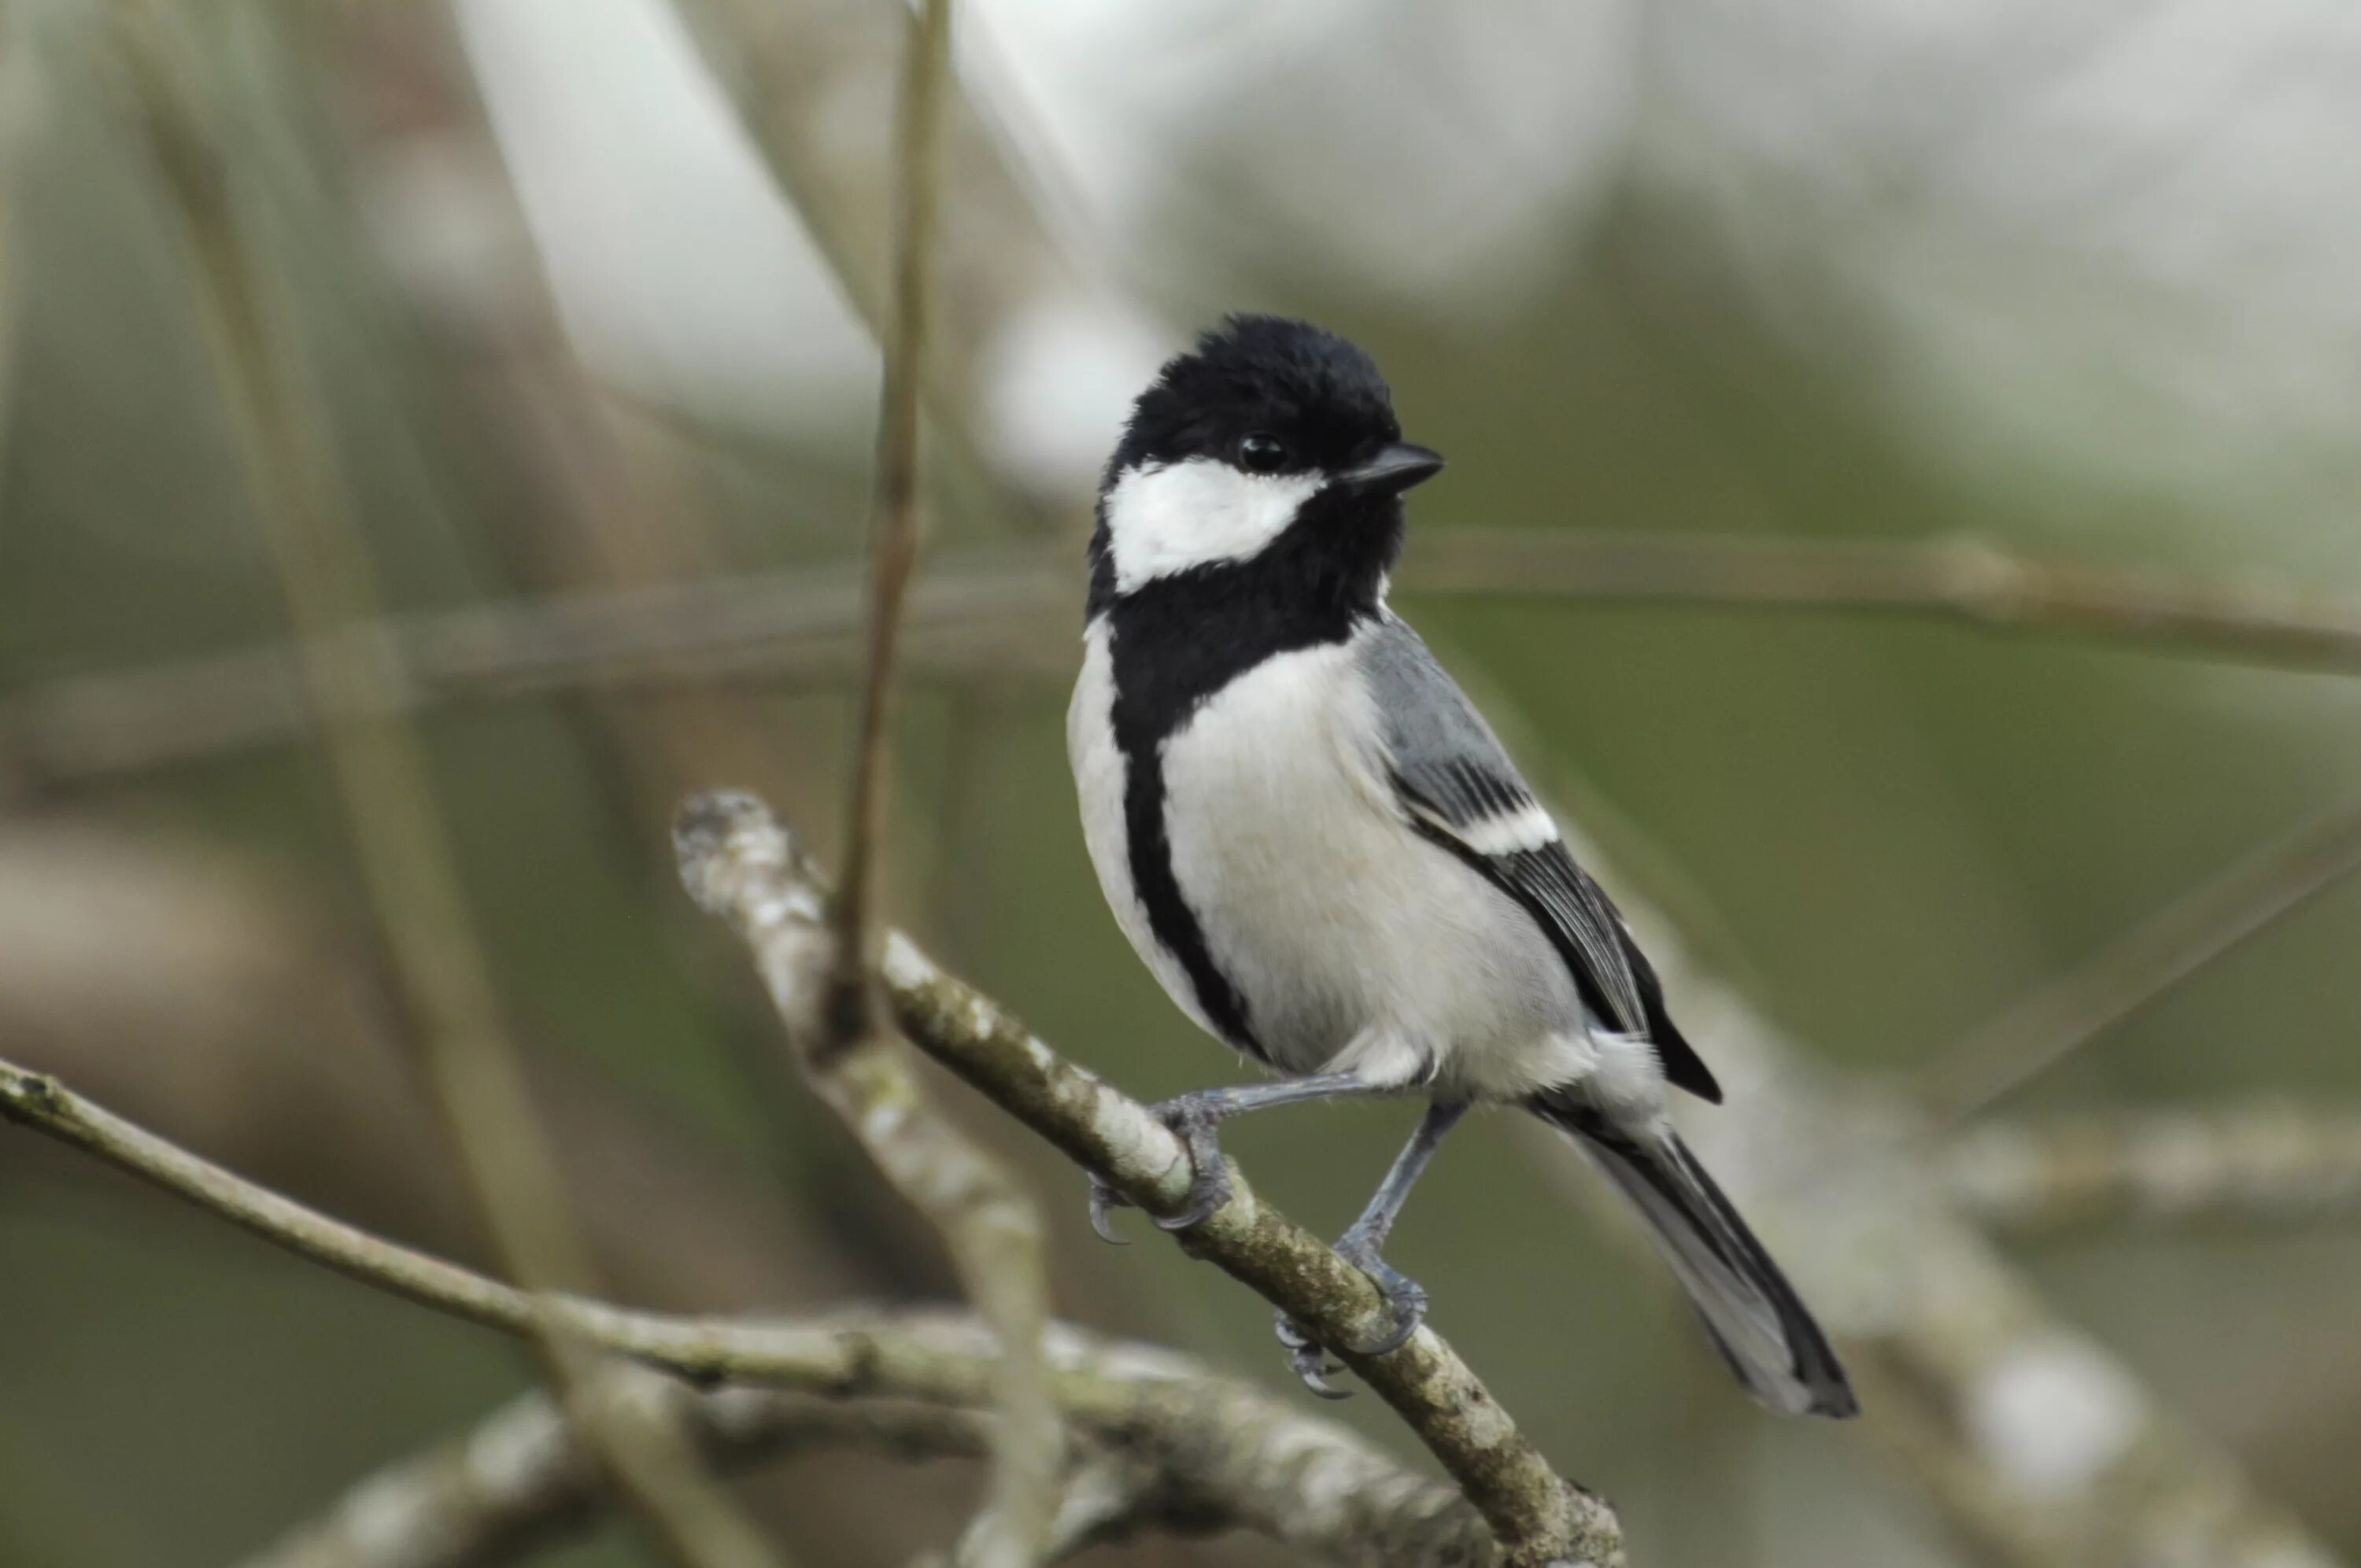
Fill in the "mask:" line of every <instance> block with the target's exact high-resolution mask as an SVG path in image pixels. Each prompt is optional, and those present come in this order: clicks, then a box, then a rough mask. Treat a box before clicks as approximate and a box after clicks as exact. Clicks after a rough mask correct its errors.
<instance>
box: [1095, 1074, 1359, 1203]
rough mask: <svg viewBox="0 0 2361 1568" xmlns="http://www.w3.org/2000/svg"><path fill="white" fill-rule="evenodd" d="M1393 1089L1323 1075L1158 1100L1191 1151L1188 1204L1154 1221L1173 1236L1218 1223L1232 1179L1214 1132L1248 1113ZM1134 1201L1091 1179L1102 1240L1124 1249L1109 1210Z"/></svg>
mask: <svg viewBox="0 0 2361 1568" xmlns="http://www.w3.org/2000/svg"><path fill="white" fill-rule="evenodd" d="M1391 1091H1392V1090H1391V1086H1390V1085H1381V1084H1373V1083H1370V1082H1369V1081H1368V1080H1367V1079H1364V1078H1362V1077H1361V1076H1360V1075H1359V1074H1357V1073H1350V1072H1320V1073H1314V1074H1312V1076H1311V1077H1309V1078H1290V1079H1283V1080H1279V1081H1278V1082H1275V1083H1247V1084H1237V1085H1234V1086H1228V1087H1224V1088H1221V1089H1200V1090H1197V1091H1194V1092H1193V1093H1189V1094H1178V1095H1175V1096H1173V1097H1172V1098H1171V1099H1170V1100H1159V1101H1158V1102H1156V1103H1155V1104H1153V1105H1150V1106H1149V1107H1148V1112H1149V1113H1150V1114H1152V1115H1153V1116H1155V1118H1156V1119H1157V1120H1158V1121H1159V1122H1161V1123H1163V1124H1165V1125H1166V1126H1168V1127H1170V1128H1171V1129H1172V1131H1173V1132H1174V1133H1176V1134H1177V1135H1179V1136H1180V1142H1181V1144H1182V1145H1183V1146H1185V1147H1187V1149H1188V1151H1189V1164H1190V1168H1191V1173H1190V1177H1189V1201H1188V1204H1187V1205H1186V1206H1185V1207H1184V1208H1182V1209H1181V1211H1180V1212H1179V1213H1177V1214H1173V1215H1170V1216H1167V1215H1163V1214H1159V1215H1156V1216H1154V1218H1155V1220H1156V1223H1158V1224H1159V1225H1160V1226H1162V1227H1163V1228H1164V1229H1166V1230H1168V1231H1185V1230H1187V1229H1188V1228H1189V1227H1190V1226H1191V1225H1199V1224H1202V1223H1205V1221H1206V1220H1208V1219H1210V1218H1212V1217H1213V1211H1214V1210H1216V1209H1218V1208H1220V1207H1221V1206H1222V1205H1223V1204H1224V1203H1226V1202H1228V1201H1230V1173H1229V1170H1228V1168H1226V1167H1225V1166H1224V1164H1223V1162H1222V1145H1221V1140H1220V1139H1219V1138H1218V1137H1216V1136H1215V1135H1214V1132H1213V1129H1214V1128H1215V1127H1217V1126H1219V1125H1220V1124H1222V1123H1224V1122H1226V1121H1228V1120H1229V1119H1230V1118H1231V1117H1233V1116H1243V1115H1245V1114H1246V1113H1247V1112H1249V1111H1267V1110H1268V1109H1269V1108H1270V1107H1272V1106H1274V1105H1293V1104H1295V1103H1297V1102H1300V1101H1304V1100H1326V1099H1329V1098H1332V1097H1333V1096H1335V1095H1339V1094H1385V1093H1389V1092H1391ZM1130 1202H1131V1200H1130V1199H1128V1198H1126V1197H1125V1196H1124V1195H1123V1194H1122V1193H1120V1192H1117V1191H1116V1190H1115V1189H1114V1188H1112V1187H1110V1186H1108V1185H1107V1184H1106V1182H1105V1181H1104V1179H1101V1178H1100V1177H1098V1176H1096V1175H1093V1176H1092V1178H1091V1229H1093V1230H1094V1231H1096V1232H1098V1234H1099V1236H1100V1238H1101V1239H1102V1240H1104V1241H1110V1242H1115V1243H1116V1244H1117V1245H1121V1243H1122V1240H1123V1238H1122V1237H1120V1236H1118V1235H1116V1234H1115V1231H1114V1230H1113V1228H1112V1227H1111V1226H1110V1225H1109V1223H1108V1221H1107V1210H1108V1209H1110V1208H1113V1207H1115V1206H1118V1205H1123V1206H1128V1205H1129V1204H1130Z"/></svg>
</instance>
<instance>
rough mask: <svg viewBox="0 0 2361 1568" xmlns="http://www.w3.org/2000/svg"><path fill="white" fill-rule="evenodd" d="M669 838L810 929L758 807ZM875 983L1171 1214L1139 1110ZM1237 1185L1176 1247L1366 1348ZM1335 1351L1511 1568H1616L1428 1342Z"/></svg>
mask: <svg viewBox="0 0 2361 1568" xmlns="http://www.w3.org/2000/svg"><path fill="white" fill-rule="evenodd" d="M675 844H676V846H677V847H678V849H679V850H680V853H681V874H682V879H683V881H684V882H686V883H687V885H689V886H690V887H691V888H706V887H713V886H732V885H734V886H738V887H741V888H743V889H748V890H752V891H751V894H741V897H747V896H751V901H752V902H751V908H752V911H754V912H756V913H760V914H763V915H764V916H766V917H767V920H768V921H769V922H770V923H772V924H773V925H774V926H776V927H792V926H794V925H796V924H803V925H806V926H814V925H817V923H818V912H819V910H820V908H821V907H822V896H823V895H822V891H821V886H820V883H819V881H818V876H817V873H816V872H814V870H813V868H812V867H811V865H810V864H809V862H808V861H806V860H805V859H804V858H803V857H802V856H801V854H800V853H798V852H797V850H796V848H795V846H794V845H793V844H792V843H791V842H790V841H789V839H788V838H787V836H786V834H785V830H784V829H782V828H780V827H779V826H778V824H777V823H775V822H774V821H773V820H772V818H771V816H770V813H769V812H768V811H767V810H766V809H764V807H763V805H762V803H761V802H759V801H757V800H754V799H752V797H750V796H747V795H728V794H724V795H706V796H701V797H698V798H697V799H695V800H692V801H690V802H689V803H688V804H687V805H686V806H684V807H683V808H682V813H681V825H680V827H679V828H678V830H677V831H676V833H675ZM776 940H778V938H774V941H776ZM882 972H883V978H884V986H885V992H886V995H887V998H888V1000H889V1001H890V1002H891V1003H892V1006H893V1010H894V1013H895V1017H896V1019H897V1020H898V1021H899V1022H900V1024H901V1026H902V1029H903V1031H904V1033H905V1034H906V1035H907V1036H909V1038H910V1039H911V1041H912V1042H913V1043H915V1044H916V1045H917V1047H919V1048H920V1049H921V1050H924V1051H925V1052H926V1053H927V1054H928V1055H929V1056H931V1057H933V1058H935V1059H936V1060H937V1061H939V1062H940V1063H942V1065H943V1066H945V1067H947V1068H949V1069H950V1070H951V1071H952V1072H954V1073H956V1074H957V1075H959V1076H960V1077H961V1079H963V1080H966V1081H967V1082H968V1083H970V1084H972V1085H973V1086H974V1087H975V1088H976V1089H977V1090H978V1091H981V1092H982V1093H983V1094H984V1096H985V1097H986V1098H988V1099H990V1100H992V1101H994V1102H996V1103H997V1104H998V1105H1000V1107H1001V1108H1002V1109H1003V1110H1005V1111H1007V1112H1008V1113H1010V1114H1012V1115H1014V1116H1016V1118H1017V1119H1018V1120H1020V1121H1022V1122H1024V1123H1025V1124H1027V1126H1029V1127H1031V1128H1032V1129H1033V1130H1034V1131H1035V1132H1037V1133H1038V1134H1040V1135H1042V1136H1043V1137H1045V1138H1047V1139H1048V1140H1049V1142H1050V1143H1052V1144H1054V1145H1056V1146H1058V1147H1059V1148H1060V1149H1061V1150H1062V1151H1064V1152H1065V1154H1066V1155H1067V1156H1068V1157H1071V1158H1072V1159H1073V1160H1074V1162H1075V1163H1076V1164H1078V1165H1080V1166H1082V1168H1085V1169H1087V1170H1092V1171H1095V1172H1097V1173H1099V1174H1101V1175H1103V1176H1104V1177H1105V1178H1106V1179H1108V1180H1109V1181H1111V1182H1112V1183H1113V1184H1114V1185H1115V1188H1116V1189H1117V1190H1119V1191H1121V1192H1122V1193H1123V1195H1124V1196H1125V1197H1127V1198H1129V1199H1131V1200H1132V1201H1134V1202H1136V1203H1137V1204H1139V1205H1140V1206H1141V1207H1143V1208H1145V1209H1148V1211H1150V1212H1154V1213H1159V1214H1169V1213H1174V1212H1179V1210H1180V1208H1181V1207H1182V1206H1183V1204H1184V1202H1185V1200H1186V1196H1187V1191H1188V1187H1189V1176H1190V1167H1189V1159H1188V1156H1187V1154H1186V1152H1185V1151H1184V1150H1183V1148H1182V1146H1181V1145H1180V1140H1179V1139H1178V1138H1176V1137H1175V1136H1174V1135H1172V1133H1171V1131H1170V1129H1169V1128H1167V1127H1166V1126H1165V1125H1164V1124H1163V1123H1161V1122H1159V1121H1158V1120H1157V1119H1156V1118H1155V1117H1154V1116H1152V1115H1150V1114H1149V1113H1148V1109H1147V1107H1145V1106H1143V1105H1141V1104H1140V1103H1139V1102H1137V1101H1135V1100H1133V1099H1131V1098H1129V1097H1128V1096H1126V1095H1125V1094H1123V1093H1121V1092H1120V1091H1117V1090H1115V1088H1114V1087H1113V1086H1111V1085H1109V1084H1107V1083H1105V1082H1104V1081H1103V1080H1100V1079H1099V1078H1097V1077H1096V1076H1095V1075H1093V1074H1092V1073H1091V1072H1089V1071H1087V1070H1085V1069H1082V1068H1080V1067H1077V1066H1076V1065H1074V1064H1073V1063H1071V1062H1070V1061H1067V1060H1065V1059H1064V1058H1061V1057H1059V1056H1058V1055H1056V1054H1055V1053H1054V1052H1052V1051H1051V1050H1050V1049H1049V1047H1047V1046H1046V1045H1044V1044H1042V1043H1041V1041H1039V1040H1038V1039H1037V1038H1035V1037H1034V1036H1032V1035H1031V1034H1030V1033H1029V1032H1028V1031H1027V1029H1026V1028H1025V1026H1024V1025H1022V1024H1020V1023H1018V1022H1017V1021H1016V1019H1015V1018H1013V1017H1011V1016H1010V1015H1009V1014H1007V1013H1006V1012H1005V1010H1004V1009H1002V1008H1001V1007H1000V1006H999V1004H998V1003H994V1002H993V1001H992V1000H991V999H990V998H989V997H986V996H984V995H983V994H981V993H980V992H976V991H973V990H972V989H971V988H969V987H968V986H966V985H964V984H962V983H961V982H960V981H957V980H954V979H952V978H951V977H950V976H949V975H947V974H945V973H943V972H942V971H941V970H939V969H937V968H936V967H935V966H934V964H933V963H932V962H931V961H930V960H928V959H927V957H926V956H925V955H924V954H923V953H921V952H920V951H919V950H918V949H917V947H916V946H915V945H913V944H912V943H911V942H909V941H908V940H907V939H906V938H903V937H901V936H899V935H898V934H897V935H893V936H889V937H888V938H887V939H886V943H885V949H884V963H883V970H882ZM772 978H773V979H774V983H775V981H776V979H777V978H779V977H777V976H773V977H772ZM781 1000H782V1003H783V1006H786V1007H792V1006H796V1005H798V1004H799V1005H801V1006H803V1007H806V1008H808V1007H809V1006H811V1005H812V1004H813V1003H812V1002H811V1001H809V1000H805V1001H802V1002H800V1003H798V1002H797V1000H796V997H794V996H793V995H790V996H787V997H783V998H782V999H781ZM1232 1179H1233V1180H1234V1181H1235V1184H1236V1185H1235V1192H1234V1194H1233V1196H1232V1197H1231V1200H1230V1201H1229V1202H1228V1203H1227V1204H1225V1205H1224V1207H1223V1208H1222V1209H1220V1210H1219V1211H1218V1212H1215V1213H1214V1215H1213V1218H1212V1219H1210V1220H1208V1221H1206V1222H1205V1223H1203V1224H1202V1225H1199V1226H1196V1227H1194V1228H1193V1229H1191V1230H1190V1231H1188V1232H1186V1233H1184V1234H1181V1235H1180V1245H1182V1246H1183V1247H1184V1248H1186V1249H1187V1250H1188V1251H1189V1252H1190V1253H1191V1255H1194V1256H1197V1257H1200V1258H1202V1259H1204V1260H1205V1261H1207V1262H1209V1263H1213V1264H1214V1265H1216V1266H1219V1267H1220V1268H1221V1269H1222V1270H1223V1271H1224V1272H1225V1273H1227V1274H1229V1275H1231V1276H1232V1277H1235V1278H1236V1279H1238V1280H1239V1281H1241V1282H1242V1283H1244V1284H1246V1286H1248V1287H1249V1288H1252V1289H1253V1290H1255V1291H1256V1292H1257V1294H1258V1295H1260V1296H1262V1297H1263V1298H1264V1299H1266V1300H1268V1301H1269V1302H1271V1303H1272V1304H1273V1305H1275V1306H1278V1307H1279V1308H1281V1309H1283V1310H1285V1311H1287V1312H1288V1313H1289V1314H1290V1316H1292V1317H1293V1318H1295V1320H1296V1321H1298V1322H1301V1323H1302V1324H1303V1325H1305V1326H1306V1327H1307V1328H1308V1329H1310V1330H1311V1332H1312V1334H1313V1335H1314V1336H1315V1337H1316V1338H1317V1339H1318V1340H1319V1341H1320V1342H1321V1343H1323V1344H1329V1345H1352V1344H1365V1343H1371V1341H1373V1340H1374V1339H1375V1338H1377V1337H1378V1331H1379V1329H1380V1328H1381V1327H1382V1326H1383V1325H1384V1324H1385V1323H1387V1322H1388V1321H1389V1316H1388V1313H1387V1311H1386V1309H1385V1306H1384V1304H1383V1302H1382V1301H1381V1300H1380V1299H1379V1298H1378V1293H1377V1290H1376V1288H1375V1287H1373V1286H1372V1285H1371V1284H1370V1283H1369V1281H1368V1279H1367V1277H1366V1276H1364V1275H1363V1274H1362V1273H1361V1272H1360V1271H1359V1270H1357V1269H1356V1268H1354V1267H1352V1266H1350V1265H1349V1264H1347V1263H1345V1260H1344V1259H1342V1258H1340V1257H1338V1256H1337V1255H1335V1253H1334V1252H1333V1251H1332V1250H1330V1248H1329V1247H1328V1245H1327V1244H1326V1243H1324V1242H1322V1241H1320V1240H1319V1239H1318V1238H1316V1237H1314V1236H1313V1235H1312V1234H1310V1233H1309V1232H1307V1231H1305V1230H1304V1229H1302V1228H1301V1226H1299V1225H1297V1224H1296V1223H1294V1222H1293V1221H1291V1220H1289V1219H1288V1218H1287V1217H1286V1216H1284V1215H1282V1214H1280V1213H1279V1212H1278V1211H1277V1210H1275V1209H1273V1208H1271V1207H1270V1206H1269V1205H1268V1204H1267V1203H1265V1202H1264V1201H1262V1200H1261V1199H1260V1198H1259V1197H1258V1196H1257V1194H1256V1193H1255V1192H1254V1190H1252V1189H1251V1188H1250V1187H1249V1186H1248V1185H1247V1184H1246V1181H1245V1179H1244V1178H1242V1177H1240V1176H1238V1175H1237V1173H1236V1172H1235V1169H1233V1171H1232ZM1339 1354H1340V1355H1341V1356H1342V1358H1343V1359H1344V1361H1345V1364H1346V1365H1349V1366H1350V1367H1351V1368H1352V1370H1353V1371H1354V1372H1356V1373H1357V1374H1358V1375H1359V1376H1361V1378H1362V1379H1363V1380H1364V1381H1365V1382H1367V1384H1368V1385H1369V1386H1370V1387H1372V1388H1374V1389H1376V1390H1377V1392H1378V1395H1379V1396H1380V1397H1381V1398H1384V1399H1385V1401H1386V1402H1387V1403H1388V1404H1389V1405H1391V1406H1392V1407H1393V1408H1394V1409H1395V1410H1396V1411H1397V1412H1399V1413H1400V1415H1401V1417H1402V1419H1403V1420H1405V1421H1407V1422H1408V1423H1409V1425H1410V1427H1411V1431H1413V1432H1414V1433H1415V1434H1416V1435H1417V1436H1418V1438H1419V1440H1420V1441H1421V1442H1423V1443H1425V1444H1426V1446H1427V1448H1428V1449H1429V1450H1430V1451H1432V1452H1433V1454H1434V1455H1435V1457H1436V1458H1437V1459H1439V1460H1441V1461H1442V1462H1443V1464H1444V1468H1445V1469H1446V1470H1448V1471H1450V1473H1451V1474H1452V1475H1453V1477H1454V1478H1455V1479H1456V1480H1457V1481H1458V1482H1459V1484H1460V1486H1461V1487H1462V1488H1463V1489H1464V1490H1465V1491H1466V1494H1467V1498H1468V1500H1469V1501H1470V1502H1472V1503H1474V1504H1475V1505H1476V1507H1477V1508H1478V1509H1479V1510H1481V1511H1482V1513H1483V1514H1484V1517H1485V1518H1486V1519H1488V1521H1489V1522H1490V1524H1491V1525H1492V1528H1493V1530H1495V1531H1496V1532H1497V1534H1498V1535H1499V1541H1500V1544H1501V1546H1502V1547H1503V1548H1504V1549H1505V1551H1506V1552H1507V1556H1508V1561H1509V1563H1510V1564H1512V1565H1514V1568H1540V1565H1542V1564H1546V1563H1590V1564H1593V1565H1594V1568H1608V1565H1609V1564H1613V1563H1621V1562H1622V1561H1623V1547H1622V1538H1621V1534H1620V1530H1619V1529H1618V1527H1617V1525H1616V1523H1615V1519H1614V1516H1613V1514H1612V1513H1611V1512H1610V1511H1609V1509H1608V1508H1607V1506H1606V1505H1605V1503H1603V1502H1602V1501H1601V1500H1600V1499H1598V1497H1595V1496H1593V1495H1592V1494H1590V1493H1588V1492H1587V1491H1585V1490H1583V1489H1582V1488H1580V1487H1578V1486H1573V1485H1571V1484H1569V1483H1567V1482H1565V1481H1563V1480H1561V1479H1560V1478H1559V1477H1558V1476H1557V1475H1556V1474H1555V1473H1554V1472H1553V1471H1552V1470H1551V1468H1550V1466H1549V1464H1548V1462H1547V1461H1546V1460H1544V1459H1543V1457H1542V1455H1541V1453H1539V1452H1538V1451H1537V1450H1536V1449H1534V1447H1533V1446H1532V1443H1531V1442H1529V1441H1528V1440H1527V1439H1526V1438H1525V1437H1524V1435H1523V1434H1522V1433H1521V1432H1520V1431H1518V1430H1517V1428H1516V1425H1515V1423H1514V1421H1513V1420H1510V1417H1509V1415H1508V1413H1507V1412H1506V1411H1505V1410H1503V1409H1501V1408H1500V1407H1499V1404H1498V1403H1497V1402H1496V1401H1495V1400H1494V1399H1493V1398H1492V1396H1491V1394H1490V1393H1489V1392H1488V1390H1486V1388H1485V1387H1484V1386H1483V1384H1482V1383H1480V1382H1479V1381H1478V1380H1477V1377H1476V1375H1475V1374H1474V1373H1473V1372H1471V1371H1469V1370H1468V1368H1467V1366H1466V1364H1465V1363H1464V1362H1462V1361H1461V1360H1460V1359H1459V1357H1458V1355H1457V1354H1455V1353H1454V1352H1453V1351H1452V1349H1451V1348H1450V1346H1449V1345H1447V1344H1446V1343H1444V1341H1443V1339H1442V1337H1441V1336H1440V1335H1439V1334H1437V1333H1436V1332H1434V1331H1433V1329H1432V1328H1422V1329H1421V1330H1420V1331H1419V1332H1417V1333H1416V1334H1415V1335H1413V1336H1412V1337H1411V1341H1410V1343H1407V1344H1405V1345H1404V1346H1402V1347H1401V1348H1400V1350H1397V1351H1394V1352H1392V1353H1390V1354H1386V1355H1381V1356H1375V1357H1371V1356H1365V1355H1360V1354H1356V1353H1354V1352H1352V1351H1350V1350H1344V1351H1340V1352H1339Z"/></svg>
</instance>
